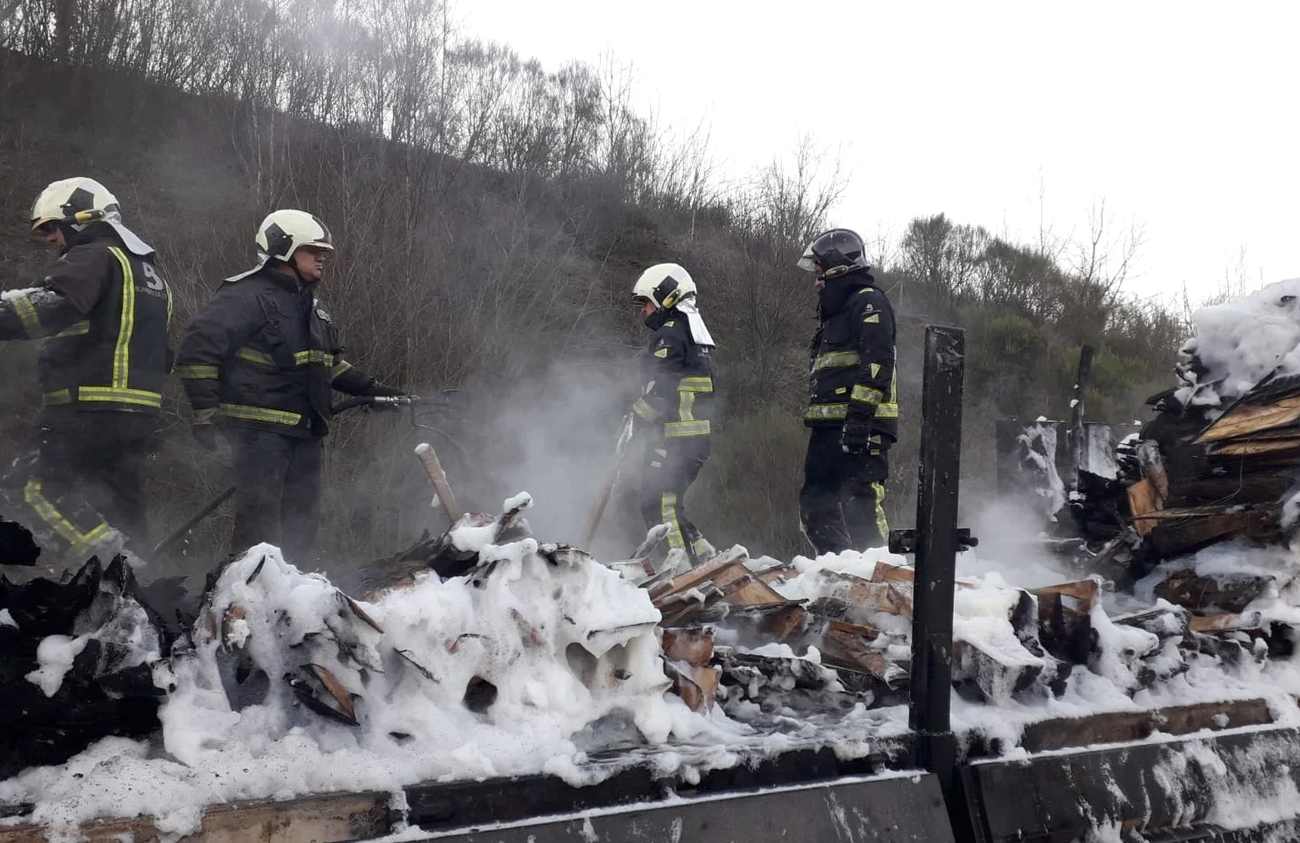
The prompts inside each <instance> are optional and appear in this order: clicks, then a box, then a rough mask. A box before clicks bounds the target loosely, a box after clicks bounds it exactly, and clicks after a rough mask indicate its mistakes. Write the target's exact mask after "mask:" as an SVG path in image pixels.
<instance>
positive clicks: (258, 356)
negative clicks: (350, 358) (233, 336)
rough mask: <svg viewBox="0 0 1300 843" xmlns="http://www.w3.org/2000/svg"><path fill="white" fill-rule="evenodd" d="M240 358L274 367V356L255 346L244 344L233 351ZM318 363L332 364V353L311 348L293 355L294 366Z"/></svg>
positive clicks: (255, 363) (259, 364)
mask: <svg viewBox="0 0 1300 843" xmlns="http://www.w3.org/2000/svg"><path fill="white" fill-rule="evenodd" d="M235 356H237V357H238V358H239V359H240V360H243V361H244V362H246V363H252V364H254V365H256V366H270V367H272V368H276V362H275V358H274V357H272V356H271V355H269V354H267V353H266V352H265V351H258V350H257V349H255V348H250V347H248V346H244V347H243V348H241V349H239V351H237V352H235ZM314 363H319V364H320V365H322V366H333V365H334V355H333V354H330V353H328V352H325V351H321V350H320V349H316V348H314V349H311V350H310V351H297V352H294V355H293V364H294V365H295V366H310V365H312V364H314Z"/></svg>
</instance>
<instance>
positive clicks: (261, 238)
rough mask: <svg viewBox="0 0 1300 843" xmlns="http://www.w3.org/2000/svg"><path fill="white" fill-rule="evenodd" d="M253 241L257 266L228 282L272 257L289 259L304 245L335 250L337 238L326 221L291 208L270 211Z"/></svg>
mask: <svg viewBox="0 0 1300 843" xmlns="http://www.w3.org/2000/svg"><path fill="white" fill-rule="evenodd" d="M253 244H254V245H255V246H257V257H258V262H257V266H255V267H253V268H252V269H250V270H248V271H247V272H242V273H240V274H239V275H234V276H231V277H230V278H227V279H226V280H227V281H231V282H234V281H239V280H240V279H243V278H247V277H248V276H250V275H253V274H255V273H257V272H260V271H261V269H262V267H264V266H266V265H267V264H268V263H270V261H271V260H272V259H273V258H274V259H275V260H281V261H288V260H289V259H290V258H291V257H293V253H294V252H295V251H297V250H298V248H299V247H301V246H313V247H315V248H317V249H328V250H329V251H331V252H332V251H334V241H333V238H332V237H331V236H330V230H329V228H327V227H326V226H325V223H323V222H321V221H320V219H318V218H317V217H315V216H313V215H312V214H309V213H307V212H306V211H295V210H293V209H292V208H284V209H281V210H279V211H272V212H271V213H269V214H267V215H266V219H264V220H262V224H261V225H259V226H258V227H257V234H256V235H254V236H253Z"/></svg>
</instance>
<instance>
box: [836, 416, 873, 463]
mask: <svg viewBox="0 0 1300 843" xmlns="http://www.w3.org/2000/svg"><path fill="white" fill-rule="evenodd" d="M870 442H871V417H870V416H866V415H865V414H856V413H849V416H848V418H846V419H845V420H844V429H843V430H842V431H841V432H840V447H842V448H843V449H844V453H846V454H853V455H854V456H861V455H862V454H865V453H866V452H867V447H868V445H869V444H870Z"/></svg>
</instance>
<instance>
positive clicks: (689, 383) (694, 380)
mask: <svg viewBox="0 0 1300 843" xmlns="http://www.w3.org/2000/svg"><path fill="white" fill-rule="evenodd" d="M677 391H678V392H712V391H713V378H710V377H700V376H692V377H689V378H682V379H681V380H680V381H678V383H677Z"/></svg>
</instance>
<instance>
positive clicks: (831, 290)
mask: <svg viewBox="0 0 1300 843" xmlns="http://www.w3.org/2000/svg"><path fill="white" fill-rule="evenodd" d="M817 311H818V319H819V321H820V324H819V325H818V328H817V333H816V334H815V335H814V336H813V341H812V346H811V349H810V351H811V355H810V356H811V359H810V367H809V377H808V392H809V401H808V410H807V412H805V413H804V424H806V425H807V426H809V427H823V426H825V427H832V426H844V425H846V424H847V425H853V426H856V427H859V428H862V427H866V428H867V429H869V431H870V434H871V435H872V436H876V435H881V436H887V437H888V438H889V439H890V440H895V439H897V438H898V388H897V384H898V379H897V376H896V373H895V370H894V309H893V308H892V307H891V306H890V304H889V299H888V298H886V297H885V294H884V293H883V292H881V290H880V289H879V288H877V287H876V286H875V284H874V279H873V278H872V277H871V273H870V272H868V271H867V270H865V269H859V270H854V271H853V272H848V273H845V274H844V275H841V276H839V277H838V278H833V279H830V280H828V281H827V282H826V285H825V286H824V287H823V288H822V290H821V294H820V300H819V302H818V306H817Z"/></svg>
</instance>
